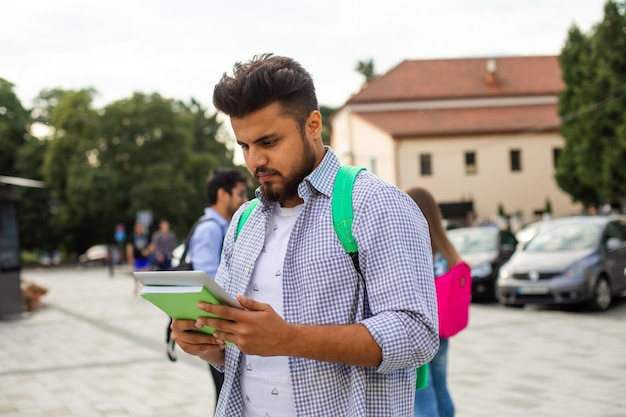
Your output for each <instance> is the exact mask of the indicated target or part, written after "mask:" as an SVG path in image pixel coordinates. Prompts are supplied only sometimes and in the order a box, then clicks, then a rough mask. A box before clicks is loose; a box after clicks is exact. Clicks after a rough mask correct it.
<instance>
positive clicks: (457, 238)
mask: <svg viewBox="0 0 626 417" xmlns="http://www.w3.org/2000/svg"><path fill="white" fill-rule="evenodd" d="M448 239H450V242H452V245H454V248H455V249H456V250H457V252H459V253H460V254H467V253H483V252H494V251H497V250H498V230H497V229H495V228H493V229H492V228H484V229H465V230H464V229H454V230H450V231H449V232H448Z"/></svg>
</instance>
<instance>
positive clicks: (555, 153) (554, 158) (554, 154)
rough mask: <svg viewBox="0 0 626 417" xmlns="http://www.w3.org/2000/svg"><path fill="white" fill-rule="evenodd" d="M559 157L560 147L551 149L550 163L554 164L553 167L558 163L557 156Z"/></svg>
mask: <svg viewBox="0 0 626 417" xmlns="http://www.w3.org/2000/svg"><path fill="white" fill-rule="evenodd" d="M560 157H561V148H554V149H552V163H553V164H554V168H556V165H557V164H558V163H559V158H560Z"/></svg>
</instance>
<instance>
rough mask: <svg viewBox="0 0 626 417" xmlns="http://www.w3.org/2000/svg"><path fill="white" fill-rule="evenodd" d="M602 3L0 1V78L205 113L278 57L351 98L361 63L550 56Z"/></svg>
mask: <svg viewBox="0 0 626 417" xmlns="http://www.w3.org/2000/svg"><path fill="white" fill-rule="evenodd" d="M604 3H605V1H604V0H525V1H512V0H430V1H420V0H386V1H380V2H369V1H363V0H358V1H356V0H354V1H353V0H332V1H331V0H318V1H316V2H299V1H297V0H222V1H217V0H177V1H174V0H171V1H168V0H107V1H99V2H96V1H85V0H82V1H79V0H20V1H15V0H0V39H2V41H1V42H0V78H5V79H7V80H8V81H10V82H12V83H13V84H14V85H15V91H16V93H17V94H18V96H19V98H20V100H21V101H22V104H23V105H24V106H25V107H30V106H31V105H32V101H33V99H34V98H35V97H36V96H37V94H38V93H39V91H41V90H42V89H44V88H55V87H61V88H64V89H79V88H86V87H93V88H95V89H96V90H97V91H98V93H99V95H98V96H97V97H96V101H95V106H96V107H104V106H105V105H106V104H109V103H111V102H113V101H115V100H118V99H122V98H127V97H130V96H131V95H132V93H133V92H135V91H139V92H143V93H153V92H158V93H160V94H161V95H163V96H165V97H169V98H177V99H181V100H184V101H188V100H189V98H191V97H194V98H196V99H197V100H199V101H200V102H201V103H203V104H204V105H205V106H207V107H209V108H211V109H212V108H213V107H212V105H211V98H212V96H211V94H212V89H213V86H214V85H215V83H216V82H217V81H218V80H219V78H220V77H221V75H222V74H223V73H224V72H230V71H231V69H232V66H233V64H234V63H235V62H236V61H246V60H248V59H249V58H251V57H252V56H253V55H255V54H258V53H263V52H274V53H276V54H279V55H287V56H291V57H293V58H295V59H296V60H297V61H299V62H300V63H301V64H302V65H303V66H304V67H305V68H306V69H307V70H308V71H309V72H310V73H311V74H312V75H313V77H314V80H315V84H316V87H317V91H318V98H319V101H320V104H325V105H328V106H340V105H342V104H343V103H344V102H345V101H346V100H347V99H348V98H349V97H350V96H351V95H352V94H354V93H356V92H358V90H359V87H360V85H361V82H362V80H363V78H362V76H361V75H359V74H358V73H357V72H356V71H355V69H354V68H355V67H356V64H357V62H358V61H360V60H366V59H369V58H372V59H373V60H374V63H375V69H376V71H377V72H378V73H384V72H386V71H388V70H389V69H391V68H393V67H394V66H396V65H398V64H399V63H400V62H402V61H403V60H405V59H430V58H460V57H493V56H512V55H523V56H528V55H557V54H559V52H560V50H561V48H562V47H563V44H564V41H565V39H566V36H567V31H568V29H569V27H570V26H571V25H572V24H576V25H577V26H578V27H579V28H580V29H581V30H583V31H584V32H587V33H588V32H589V31H590V30H591V28H592V26H593V25H594V24H596V23H598V22H600V21H601V20H602V17H603V6H604Z"/></svg>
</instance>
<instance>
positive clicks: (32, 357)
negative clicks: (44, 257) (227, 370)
mask: <svg viewBox="0 0 626 417" xmlns="http://www.w3.org/2000/svg"><path fill="white" fill-rule="evenodd" d="M22 277H23V278H24V279H31V280H34V281H36V282H38V283H40V284H42V285H44V286H45V287H47V288H48V290H49V292H48V294H46V295H45V296H44V299H43V300H44V306H43V307H42V308H41V309H40V310H38V311H36V312H35V313H34V314H32V315H30V316H27V317H25V318H23V319H20V320H16V321H0V352H2V354H1V355H0V416H2V417H8V416H11V417H13V416H15V417H26V416H28V417H40V416H41V417H44V416H45V417H89V416H107V417H122V416H124V417H128V416H133V417H135V416H136V417H140V416H156V417H197V416H212V415H213V401H214V396H215V394H214V388H213V383H212V381H211V376H210V374H209V370H208V368H207V364H206V363H204V362H203V361H201V360H199V359H196V358H193V357H190V356H189V355H186V354H183V353H182V352H181V351H180V350H179V353H180V354H179V361H178V362H174V363H173V362H170V361H169V360H168V359H167V357H166V355H165V342H164V338H165V329H166V326H167V323H168V319H167V316H165V314H164V313H162V312H160V311H159V310H158V309H156V308H155V307H154V306H152V305H151V304H149V303H148V302H147V301H145V300H144V299H142V298H140V297H137V296H134V295H133V294H132V292H133V285H134V284H133V279H132V277H131V275H130V269H129V268H128V267H121V268H117V270H116V272H115V276H114V277H113V278H111V277H109V275H108V270H107V269H106V268H91V269H80V268H73V269H50V270H43V269H42V270H25V271H23V273H22Z"/></svg>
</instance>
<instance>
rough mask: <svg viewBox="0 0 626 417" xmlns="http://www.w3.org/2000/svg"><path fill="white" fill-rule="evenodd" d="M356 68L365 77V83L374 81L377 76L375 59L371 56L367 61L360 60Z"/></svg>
mask: <svg viewBox="0 0 626 417" xmlns="http://www.w3.org/2000/svg"><path fill="white" fill-rule="evenodd" d="M355 70H356V71H357V72H358V73H359V74H361V75H363V77H365V84H367V83H369V82H370V81H372V80H373V79H374V78H376V77H377V74H376V71H375V70H374V59H373V58H370V59H368V60H366V61H359V62H358V63H357V64H356V68H355Z"/></svg>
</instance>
